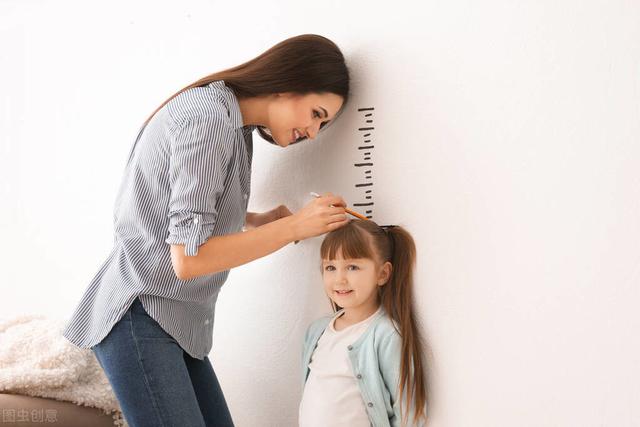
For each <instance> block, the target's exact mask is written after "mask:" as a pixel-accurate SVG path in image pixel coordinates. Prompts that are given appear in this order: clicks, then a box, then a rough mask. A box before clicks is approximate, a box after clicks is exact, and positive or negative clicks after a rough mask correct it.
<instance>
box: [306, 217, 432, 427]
mask: <svg viewBox="0 0 640 427" xmlns="http://www.w3.org/2000/svg"><path fill="white" fill-rule="evenodd" d="M320 253H321V257H322V278H323V281H324V286H325V291H326V293H327V295H328V296H329V298H330V300H331V303H332V306H333V308H334V312H336V313H335V315H334V316H328V317H324V318H321V319H319V320H317V321H315V322H314V323H313V324H312V325H311V326H310V327H309V329H308V330H307V333H306V336H305V340H304V352H303V378H304V392H303V396H302V401H301V403H300V412H299V416H300V426H301V427H312V426H318V427H325V426H332V427H339V426H344V427H359V426H363V427H368V426H374V427H382V426H400V425H407V426H419V425H423V424H424V422H425V418H426V382H425V373H424V370H423V364H422V359H421V342H420V335H419V331H418V328H417V327H416V321H415V315H414V311H413V308H412V307H411V301H412V292H413V278H412V270H413V266H414V263H415V253H416V250H415V244H414V242H413V239H412V238H411V236H410V235H409V233H407V231H405V230H404V229H403V228H401V227H397V226H383V227H380V226H378V225H377V224H376V223H375V222H373V221H364V220H354V221H351V222H350V223H349V224H347V225H346V226H344V227H342V228H340V229H338V230H336V231H333V232H331V233H329V234H328V235H327V236H326V238H325V239H324V241H323V243H322V246H321V249H320Z"/></svg>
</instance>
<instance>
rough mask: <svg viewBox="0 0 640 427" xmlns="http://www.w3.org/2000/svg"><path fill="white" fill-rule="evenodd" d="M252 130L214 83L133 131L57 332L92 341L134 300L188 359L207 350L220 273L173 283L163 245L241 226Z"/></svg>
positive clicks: (191, 250)
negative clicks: (87, 274) (100, 236)
mask: <svg viewBox="0 0 640 427" xmlns="http://www.w3.org/2000/svg"><path fill="white" fill-rule="evenodd" d="M254 129H255V127H253V126H244V127H243V126H242V116H241V113H240V106H239V104H238V100H237V98H236V97H235V95H234V93H233V91H232V90H231V89H229V88H227V87H226V86H225V85H224V82H222V81H218V82H214V83H211V84H209V85H207V86H204V87H199V88H193V89H189V90H187V91H185V92H183V93H182V94H180V95H178V96H177V97H175V98H173V99H172V100H171V101H170V102H169V103H167V105H165V106H164V107H163V108H162V109H161V110H160V111H159V112H158V113H156V114H155V116H154V117H153V118H152V119H151V121H150V122H149V124H148V125H147V126H146V127H145V128H144V129H141V131H140V133H139V134H138V137H137V138H136V141H135V143H134V146H133V148H132V150H131V153H130V155H129V160H128V162H127V166H126V169H125V171H124V177H123V179H122V184H121V186H120V189H119V192H118V196H117V199H116V203H115V209H114V226H115V236H114V237H115V241H114V246H113V249H112V250H111V253H110V254H109V256H108V257H107V259H106V261H105V262H104V264H103V265H102V266H101V267H100V269H99V270H98V272H97V274H96V276H95V277H94V278H93V280H92V281H91V282H90V284H89V286H88V287H87V289H86V291H85V293H84V295H83V296H82V298H81V299H80V302H79V304H78V306H77V308H76V310H75V312H74V313H73V315H72V317H71V319H70V320H69V322H68V324H67V325H66V327H65V329H64V331H63V335H64V336H65V337H66V338H67V339H68V340H69V341H71V342H72V343H74V344H75V345H77V346H79V347H82V348H91V347H92V346H94V345H95V344H98V343H99V342H100V341H102V339H103V338H104V337H105V336H106V335H107V334H108V333H109V331H111V328H112V327H113V325H114V324H115V323H117V322H118V320H120V318H121V317H122V316H123V315H124V313H125V312H126V311H127V309H128V308H129V306H130V305H131V303H132V302H133V300H134V299H135V298H136V297H139V298H140V301H141V302H142V305H143V306H144V308H145V310H146V311H147V312H148V313H149V315H150V316H151V317H153V318H154V319H155V320H156V321H157V322H158V323H159V324H160V326H162V328H163V329H164V330H165V331H167V333H169V334H170V335H171V336H173V337H174V338H175V339H176V341H177V342H178V344H180V346H181V347H182V348H183V349H184V350H185V351H186V352H187V353H188V354H189V355H191V356H192V357H195V358H198V359H203V358H204V357H205V356H207V355H208V353H209V351H210V350H211V341H212V335H213V319H214V308H215V303H216V299H217V297H218V293H219V292H220V288H221V287H222V284H223V283H224V282H225V280H226V278H227V276H228V274H229V271H228V270H227V271H224V272H220V273H216V274H211V275H206V276H201V277H198V278H195V279H191V280H180V279H178V278H177V277H176V275H175V273H174V271H173V267H172V265H171V255H170V244H184V245H185V254H186V255H187V256H193V255H197V253H198V247H199V246H200V245H201V244H203V243H204V242H205V241H206V240H207V239H208V238H209V237H211V236H218V235H224V234H229V233H234V232H239V231H241V230H242V227H243V225H244V221H245V217H246V212H247V204H248V199H249V192H250V179H251V157H252V151H253V140H252V131H253V130H254Z"/></svg>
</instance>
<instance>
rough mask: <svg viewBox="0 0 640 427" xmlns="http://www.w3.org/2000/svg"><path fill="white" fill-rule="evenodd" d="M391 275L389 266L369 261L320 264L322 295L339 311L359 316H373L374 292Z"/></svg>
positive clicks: (340, 255)
mask: <svg viewBox="0 0 640 427" xmlns="http://www.w3.org/2000/svg"><path fill="white" fill-rule="evenodd" d="M390 275H391V263H389V262H385V263H384V264H380V263H379V262H377V261H375V260H372V259H369V258H355V259H344V258H342V254H341V253H340V252H338V253H337V254H336V259H333V260H328V259H325V260H322V279H323V281H324V288H325V292H326V293H327V295H328V296H329V298H331V300H333V302H335V303H336V304H337V305H339V306H340V307H342V308H344V309H347V310H353V311H361V312H373V311H375V309H377V307H378V304H379V302H378V288H379V287H380V286H384V284H385V283H387V281H388V280H389V277H390Z"/></svg>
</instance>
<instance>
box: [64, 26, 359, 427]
mask: <svg viewBox="0 0 640 427" xmlns="http://www.w3.org/2000/svg"><path fill="white" fill-rule="evenodd" d="M348 93H349V75H348V70H347V68H346V65H345V62H344V57H343V55H342V53H341V52H340V50H339V49H338V47H337V46H336V45H335V44H334V43H333V42H331V41H330V40H328V39H326V38H324V37H320V36H316V35H303V36H298V37H293V38H290V39H287V40H285V41H283V42H281V43H279V44H277V45H276V46H274V47H272V48H271V49H269V50H268V51H266V52H264V53H263V54H262V55H260V56H258V57H257V58H255V59H253V60H251V61H249V62H247V63H245V64H242V65H239V66H237V67H234V68H231V69H229V70H225V71H222V72H218V73H215V74H212V75H209V76H207V77H205V78H203V79H200V80H199V81H197V82H195V83H193V84H191V85H189V86H187V87H186V88H184V89H182V90H181V91H179V92H178V93H176V94H174V95H173V96H172V97H170V98H169V99H168V100H167V101H165V102H164V103H163V104H162V105H161V106H160V107H159V108H158V109H156V111H154V112H153V114H151V116H150V117H149V118H148V119H147V121H146V122H145V123H144V125H143V126H142V129H141V130H140V132H139V134H138V137H137V139H136V142H135V144H134V146H133V148H132V150H131V153H130V155H129V160H128V163H127V167H126V170H125V173H124V177H123V180H122V185H121V187H120V190H119V193H118V197H117V200H116V204H115V211H114V226H115V244H114V248H113V250H112V251H111V254H110V255H109V256H108V258H107V260H106V262H105V263H104V264H103V265H102V267H101V268H100V269H99V271H98V273H97V274H96V276H95V278H94V279H93V281H92V282H91V283H90V284H89V286H88V288H87V290H86V291H85V293H84V296H83V297H82V299H81V301H80V303H79V304H78V307H77V308H76V310H75V312H74V314H73V316H72V318H71V320H70V321H69V323H68V325H67V326H66V328H65V330H64V331H63V335H64V336H65V337H66V338H67V339H68V340H70V341H71V342H72V343H74V344H75V345H77V346H79V347H82V348H91V349H92V350H93V352H94V353H95V355H96V357H97V359H98V361H99V362H100V364H101V366H102V367H103V369H104V371H105V373H106V376H107V378H108V379H109V382H110V383H111V385H112V387H113V390H114V392H115V394H116V397H117V398H118V401H119V402H120V405H121V407H122V410H123V413H124V416H125V418H126V420H127V422H128V423H129V424H130V425H131V426H132V427H138V426H180V427H186V426H205V425H206V426H213V425H215V426H231V425H233V423H232V420H231V416H230V414H229V410H228V408H227V404H226V402H225V399H224V395H223V393H222V390H221V389H220V386H219V384H218V381H217V379H216V376H215V373H214V371H213V369H212V367H211V364H210V362H209V359H208V357H207V355H208V353H209V351H210V350H211V339H212V332H213V318H214V307H215V302H216V299H217V296H218V292H219V291H220V288H221V286H222V284H223V283H224V281H225V280H226V278H227V275H228V273H229V269H230V268H233V267H236V266H239V265H242V264H245V263H247V262H250V261H253V260H255V259H257V258H260V257H263V256H266V255H268V254H270V253H272V252H274V251H276V250H278V249H280V248H282V247H283V246H285V245H287V244H289V243H291V242H294V241H297V240H302V239H306V238H308V237H313V236H318V235H321V234H324V233H327V232H329V231H332V230H335V229H337V228H339V227H341V226H343V225H345V224H346V223H347V221H348V220H347V218H346V215H345V210H344V206H345V203H344V200H343V199H342V198H341V197H339V196H333V195H331V194H327V195H325V196H324V197H321V198H318V199H315V200H313V201H312V202H310V203H309V204H308V205H306V206H305V207H304V208H303V209H301V210H300V211H299V212H297V213H295V214H292V213H291V212H290V211H289V210H288V209H287V208H286V207H285V206H279V207H277V208H275V209H273V210H271V211H268V212H265V213H248V212H247V211H246V209H247V204H248V198H249V190H250V188H249V187H250V177H251V157H252V147H253V143H252V131H253V130H254V129H256V128H257V129H258V132H259V133H260V135H261V136H262V137H263V138H265V139H267V140H268V141H269V142H271V143H274V144H277V145H279V146H281V147H287V146H288V145H290V144H293V143H296V142H299V141H301V140H304V139H306V138H315V136H316V135H317V134H318V131H319V130H320V129H321V128H322V127H323V126H324V125H326V124H327V123H330V122H331V121H332V120H333V119H334V118H335V117H336V115H337V114H338V112H339V111H340V110H341V108H342V107H343V105H344V104H345V103H346V101H347V98H348ZM243 227H244V228H245V229H246V230H245V231H242V229H243Z"/></svg>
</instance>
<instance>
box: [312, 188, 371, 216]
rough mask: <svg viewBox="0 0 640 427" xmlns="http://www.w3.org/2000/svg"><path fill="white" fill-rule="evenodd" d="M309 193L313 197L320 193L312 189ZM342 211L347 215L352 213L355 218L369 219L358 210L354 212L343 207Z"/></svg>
mask: <svg viewBox="0 0 640 427" xmlns="http://www.w3.org/2000/svg"><path fill="white" fill-rule="evenodd" d="M309 194H311V195H312V196H313V197H316V198H318V197H320V195H319V194H318V193H314V192H313V191H312V192H311V193H309ZM344 211H345V212H346V213H348V214H349V215H353V216H355V217H356V218H360V219H363V220H365V221H368V220H369V218H367V217H366V216H364V215H362V214H359V213H358V212H356V211H352V210H351V209H347V208H344Z"/></svg>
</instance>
